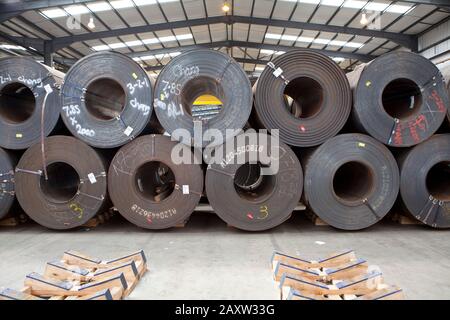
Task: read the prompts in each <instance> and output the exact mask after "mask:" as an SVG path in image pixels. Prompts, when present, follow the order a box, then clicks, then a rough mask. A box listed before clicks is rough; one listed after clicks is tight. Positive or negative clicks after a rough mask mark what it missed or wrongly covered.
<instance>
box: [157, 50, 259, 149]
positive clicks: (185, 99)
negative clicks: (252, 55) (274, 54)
mask: <svg viewBox="0 0 450 320" xmlns="http://www.w3.org/2000/svg"><path fill="white" fill-rule="evenodd" d="M202 95H213V96H215V97H216V98H218V99H219V100H220V101H221V102H222V106H221V107H220V112H219V113H218V114H217V115H215V116H213V117H211V116H210V113H208V115H207V116H202V115H201V114H195V115H194V116H192V114H193V112H192V107H193V103H194V102H195V100H196V99H197V98H198V97H200V96H202ZM252 101H253V96H252V89H251V86H250V81H249V79H248V77H247V75H246V74H245V71H244V70H243V69H242V68H241V66H240V65H239V64H238V63H237V62H236V61H234V59H233V58H231V57H230V56H229V55H227V54H224V53H222V52H219V51H215V50H209V49H198V50H191V51H188V52H186V53H184V54H181V55H179V56H177V57H176V58H174V59H173V60H172V61H170V62H169V63H168V64H167V65H166V66H165V67H164V69H163V70H162V71H161V73H160V74H159V76H158V80H157V81H156V86H155V102H154V106H155V112H156V115H157V116H158V119H159V122H160V123H161V125H162V126H163V127H164V129H165V130H166V131H167V132H168V133H169V134H171V135H172V137H173V138H175V139H177V140H178V141H181V142H183V143H185V144H188V145H191V144H194V141H193V140H192V139H190V140H189V139H188V140H186V139H181V138H180V137H179V134H174V131H175V130H176V129H184V130H187V133H189V134H190V137H192V138H194V122H197V123H198V124H202V128H203V132H205V131H206V130H208V129H216V130H218V131H219V132H220V133H221V136H220V137H217V138H218V139H212V140H213V141H211V143H210V142H209V141H207V139H205V141H202V144H201V146H203V147H205V146H207V145H210V146H214V145H219V144H221V143H223V142H224V139H223V137H226V129H230V130H232V131H235V132H229V134H228V137H227V138H232V137H233V136H234V135H236V134H237V133H238V132H239V130H240V129H242V128H243V127H244V126H245V124H246V122H247V120H248V117H249V116H250V112H251V108H252ZM197 132H199V131H197ZM197 132H196V133H195V137H197V136H198V133H197ZM188 138H189V137H188ZM199 138H200V137H199ZM227 138H225V139H227ZM196 145H199V146H200V144H199V143H198V142H197V143H196Z"/></svg>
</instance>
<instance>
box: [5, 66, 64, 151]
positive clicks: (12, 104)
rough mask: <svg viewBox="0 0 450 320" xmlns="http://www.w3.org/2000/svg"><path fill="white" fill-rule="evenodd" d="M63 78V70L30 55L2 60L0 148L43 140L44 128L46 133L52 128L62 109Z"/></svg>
mask: <svg viewBox="0 0 450 320" xmlns="http://www.w3.org/2000/svg"><path fill="white" fill-rule="evenodd" d="M63 78H64V74H63V73H61V72H59V71H56V70H54V69H51V68H49V67H47V66H45V65H43V64H40V63H38V62H36V61H34V60H33V59H31V58H26V57H7V58H2V59H0V136H1V137H2V138H1V139H0V146H1V147H3V148H7V149H26V148H28V147H29V146H31V145H33V144H34V143H36V142H38V141H39V140H40V138H41V130H42V131H43V133H44V135H45V136H47V135H49V134H50V133H51V132H52V131H53V129H54V128H55V126H56V124H57V122H58V119H59V113H60V110H61V103H60V96H59V86H60V84H61V83H62V80H63ZM42 112H44V115H42ZM41 118H42V119H43V120H41Z"/></svg>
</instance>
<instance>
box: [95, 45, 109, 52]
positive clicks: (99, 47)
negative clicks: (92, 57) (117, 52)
mask: <svg viewBox="0 0 450 320" xmlns="http://www.w3.org/2000/svg"><path fill="white" fill-rule="evenodd" d="M109 49H111V48H110V47H109V46H107V45H104V44H102V45H100V46H94V47H92V50H95V51H104V50H109Z"/></svg>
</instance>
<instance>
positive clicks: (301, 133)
mask: <svg viewBox="0 0 450 320" xmlns="http://www.w3.org/2000/svg"><path fill="white" fill-rule="evenodd" d="M254 92H255V112H254V113H253V114H254V115H255V117H256V119H254V123H259V126H263V127H265V128H267V129H268V130H273V129H279V130H280V133H279V135H280V138H281V140H282V141H283V142H285V143H287V144H289V145H292V146H299V147H311V146H317V145H320V144H322V143H323V142H325V141H326V140H327V139H329V138H331V137H333V136H335V135H336V134H337V133H338V132H339V131H340V130H341V129H342V128H343V126H344V125H345V123H346V121H347V119H348V117H349V115H350V110H351V104H352V97H351V91H350V86H349V84H348V81H347V79H346V77H345V74H344V73H343V71H342V70H341V68H340V67H339V66H338V65H337V64H336V63H335V62H334V61H333V60H331V59H330V58H328V57H327V56H325V55H323V54H320V53H318V52H315V51H312V50H307V49H296V50H292V51H289V52H288V53H285V54H283V55H281V56H279V57H277V58H275V59H274V60H273V62H270V63H269V64H268V66H266V68H265V69H264V71H263V72H262V74H261V76H260V77H259V79H258V81H257V83H256V84H255V87H254Z"/></svg>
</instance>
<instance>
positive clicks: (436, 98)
mask: <svg viewBox="0 0 450 320" xmlns="http://www.w3.org/2000/svg"><path fill="white" fill-rule="evenodd" d="M430 99H431V100H433V101H434V102H435V103H436V106H437V108H438V110H439V112H442V113H444V112H445V105H444V101H442V99H441V97H440V96H439V94H438V93H437V91H436V90H433V91H432V92H431V96H430Z"/></svg>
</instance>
